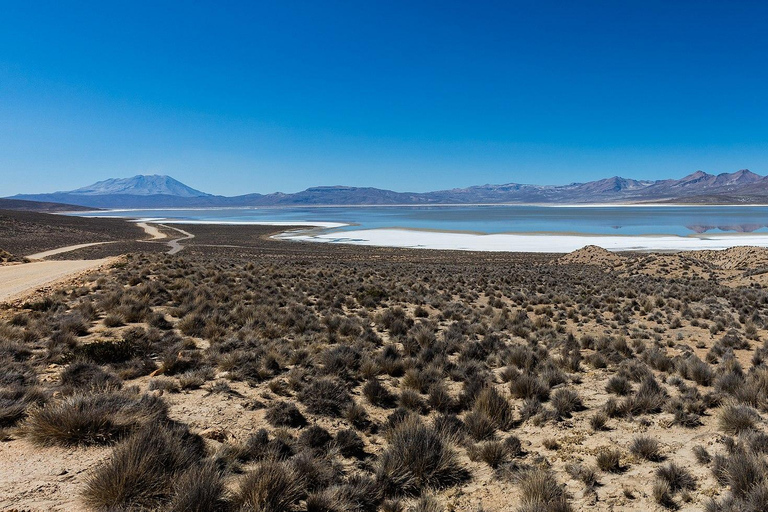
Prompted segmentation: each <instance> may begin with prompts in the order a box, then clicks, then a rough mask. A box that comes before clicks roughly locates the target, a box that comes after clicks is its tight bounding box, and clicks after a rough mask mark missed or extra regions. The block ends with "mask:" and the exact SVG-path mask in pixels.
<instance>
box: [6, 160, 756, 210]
mask: <svg viewBox="0 0 768 512" xmlns="http://www.w3.org/2000/svg"><path fill="white" fill-rule="evenodd" d="M11 199H22V200H28V201H43V202H55V203H67V204H74V205H80V206H89V207H94V208H163V207H169V208H170V207H173V208H179V207H181V208H184V207H189V208H191V207H247V206H321V205H322V206H348V205H349V206H352V205H399V204H402V205H440V204H586V203H596V204H616V203H689V204H768V177H764V176H760V175H758V174H755V173H753V172H751V171H749V170H747V169H743V170H740V171H737V172H733V173H721V174H709V173H706V172H703V171H696V172H694V173H691V174H689V175H687V176H684V177H683V178H680V179H666V180H655V181H649V180H634V179H630V178H623V177H620V176H613V177H611V178H605V179H601V180H597V181H590V182H586V183H571V184H568V185H527V184H520V183H506V184H501V185H490V184H489V185H478V186H473V187H467V188H456V189H450V190H439V191H435V192H421V193H417V192H395V191H392V190H384V189H378V188H371V187H346V186H322V187H311V188H308V189H306V190H304V191H302V192H296V193H293V194H285V193H281V192H276V193H273V194H245V195H240V196H234V197H224V196H216V195H211V194H207V193H205V192H201V191H199V190H195V189H193V188H191V187H188V186H187V185H185V184H183V183H181V182H179V181H177V180H175V179H173V178H171V177H170V176H159V175H151V176H134V177H132V178H113V179H108V180H104V181H100V182H98V183H94V184H93V185H89V186H87V187H82V188H78V189H75V190H71V191H68V192H54V193H52V194H20V195H16V196H13V197H12V198H11Z"/></svg>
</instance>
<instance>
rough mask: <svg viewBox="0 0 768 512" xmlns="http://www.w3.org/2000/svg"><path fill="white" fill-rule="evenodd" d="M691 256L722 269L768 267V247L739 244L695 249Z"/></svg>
mask: <svg viewBox="0 0 768 512" xmlns="http://www.w3.org/2000/svg"><path fill="white" fill-rule="evenodd" d="M691 257H692V258H694V259H697V260H700V261H704V262H707V263H709V264H711V265H714V266H716V267H718V268H721V269H723V270H754V269H760V268H767V267H768V248H765V247H752V246H741V247H731V248H730V249H724V250H722V251H696V252H694V253H692V254H691Z"/></svg>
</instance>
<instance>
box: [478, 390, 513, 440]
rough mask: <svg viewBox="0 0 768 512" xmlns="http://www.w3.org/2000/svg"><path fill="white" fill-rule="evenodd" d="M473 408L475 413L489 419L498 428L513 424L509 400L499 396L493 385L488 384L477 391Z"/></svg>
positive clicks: (503, 428)
mask: <svg viewBox="0 0 768 512" xmlns="http://www.w3.org/2000/svg"><path fill="white" fill-rule="evenodd" d="M473 409H474V411H475V412H476V413H479V414H482V415H484V416H485V417H487V418H488V419H490V420H491V421H492V422H493V425H494V426H495V427H496V428H498V429H501V430H507V429H509V428H510V427H512V425H513V424H514V417H513V412H512V407H510V405H509V401H508V400H507V399H506V398H504V397H503V396H501V394H499V392H498V391H496V388H494V387H491V386H488V387H486V388H484V389H483V390H482V391H480V393H478V395H477V397H476V398H475V405H474V408H473Z"/></svg>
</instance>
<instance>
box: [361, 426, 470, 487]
mask: <svg viewBox="0 0 768 512" xmlns="http://www.w3.org/2000/svg"><path fill="white" fill-rule="evenodd" d="M376 477H377V480H379V482H380V483H381V485H382V487H383V488H384V489H385V492H386V494H388V495H398V494H402V495H417V494H419V493H420V492H421V491H423V490H425V489H431V488H435V489H439V488H444V487H449V486H452V485H456V484H459V483H461V482H463V481H464V480H466V479H467V478H468V473H467V471H466V469H464V468H463V467H462V466H461V465H460V463H459V462H458V459H457V457H456V453H455V452H454V450H453V449H452V448H451V447H450V446H449V440H448V438H446V437H445V435H443V434H442V433H440V432H438V431H436V430H434V429H433V428H430V427H428V426H426V425H424V424H423V423H422V422H421V421H420V420H419V419H418V418H417V417H414V416H409V417H407V418H405V419H404V420H403V421H402V422H400V424H399V425H398V426H397V427H395V428H394V430H393V431H392V432H391V434H390V439H389V446H388V447H387V449H386V450H385V451H384V452H383V453H382V454H381V455H380V456H379V460H378V467H377V469H376Z"/></svg>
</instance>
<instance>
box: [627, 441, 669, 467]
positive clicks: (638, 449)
mask: <svg viewBox="0 0 768 512" xmlns="http://www.w3.org/2000/svg"><path fill="white" fill-rule="evenodd" d="M629 451H630V452H632V454H633V455H635V456H637V457H640V458H641V459H645V460H649V461H651V462H659V461H660V460H663V458H664V456H663V455H662V454H661V450H660V446H659V442H658V441H657V440H656V439H654V438H652V437H648V436H635V438H634V439H632V443H631V444H630V445H629Z"/></svg>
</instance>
